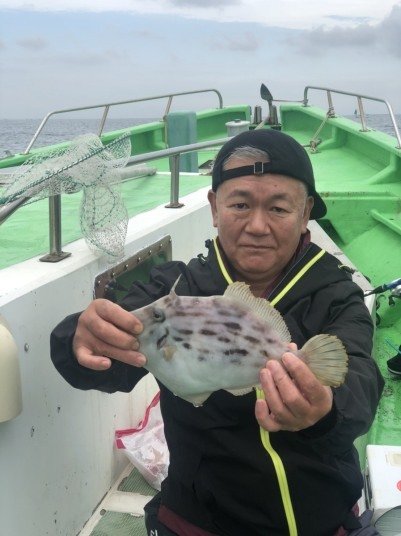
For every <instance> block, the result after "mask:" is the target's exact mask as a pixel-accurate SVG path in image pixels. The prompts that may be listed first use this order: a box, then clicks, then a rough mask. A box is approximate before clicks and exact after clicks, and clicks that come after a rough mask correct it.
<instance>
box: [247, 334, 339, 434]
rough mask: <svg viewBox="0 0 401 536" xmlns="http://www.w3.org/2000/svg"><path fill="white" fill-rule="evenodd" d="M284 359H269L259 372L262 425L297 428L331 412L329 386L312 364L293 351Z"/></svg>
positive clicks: (272, 428) (258, 406) (258, 408)
mask: <svg viewBox="0 0 401 536" xmlns="http://www.w3.org/2000/svg"><path fill="white" fill-rule="evenodd" d="M296 348H297V347H296V345H295V344H294V343H291V345H290V351H289V352H286V353H285V354H283V357H282V360H281V362H280V361H276V360H274V359H271V360H269V361H268V362H267V363H266V367H265V368H264V369H262V370H261V372H260V381H261V386H262V389H263V392H264V394H265V400H263V399H259V400H257V401H256V406H255V415H256V419H257V420H258V423H259V425H260V426H261V427H262V428H264V429H265V430H267V431H269V432H278V431H279V430H288V431H292V432H298V431H299V430H303V429H305V428H308V427H309V426H312V425H314V424H315V423H317V422H318V421H319V420H320V419H322V418H323V417H324V416H325V415H327V414H328V413H329V411H330V410H331V407H332V404H333V393H332V391H331V389H330V387H326V386H324V385H322V384H321V383H320V382H319V380H318V379H317V378H316V376H315V375H314V374H313V372H312V371H311V370H310V368H309V367H308V366H307V365H306V364H305V363H304V362H303V361H302V360H301V359H299V357H296V356H295V355H294V354H292V353H291V351H293V352H294V351H295V350H296Z"/></svg>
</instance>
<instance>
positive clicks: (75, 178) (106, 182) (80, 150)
mask: <svg viewBox="0 0 401 536" xmlns="http://www.w3.org/2000/svg"><path fill="white" fill-rule="evenodd" d="M130 155H131V141H130V137H129V134H128V133H126V134H123V135H122V136H120V137H119V138H117V139H116V140H114V141H112V142H111V143H109V144H108V145H103V144H102V141H101V140H100V138H99V137H98V136H96V135H95V134H84V135H83V136H79V137H77V138H75V139H74V140H73V141H72V142H71V144H69V145H68V146H66V147H62V148H55V149H54V150H52V151H48V152H46V153H40V154H37V155H35V156H33V157H31V158H29V159H28V160H26V161H25V163H24V164H23V165H22V166H20V167H19V168H18V169H17V170H16V171H15V172H14V173H13V174H12V176H11V180H10V181H9V184H8V186H6V188H5V189H4V190H3V192H2V195H1V196H0V205H3V204H7V203H11V202H13V201H15V200H17V199H21V198H25V199H26V203H31V202H33V201H38V200H39V199H43V198H45V197H50V196H54V195H59V194H72V193H76V192H78V191H80V190H82V200H81V205H80V224H81V229H82V234H83V236H84V237H85V239H86V242H87V243H88V245H89V247H90V248H91V249H92V250H93V251H95V252H97V253H99V252H100V253H103V254H105V255H106V256H107V257H109V258H110V260H111V261H114V260H116V259H119V258H122V256H123V254H124V243H125V237H126V233H127V226H128V213H127V210H126V208H125V205H124V202H123V200H122V198H121V195H120V192H119V182H120V180H121V173H120V170H121V169H122V168H123V167H125V166H126V164H127V162H128V159H129V157H130Z"/></svg>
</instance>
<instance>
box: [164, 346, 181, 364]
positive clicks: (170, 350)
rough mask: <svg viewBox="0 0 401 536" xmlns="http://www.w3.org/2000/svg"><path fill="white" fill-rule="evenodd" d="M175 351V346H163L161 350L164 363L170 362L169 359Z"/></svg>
mask: <svg viewBox="0 0 401 536" xmlns="http://www.w3.org/2000/svg"><path fill="white" fill-rule="evenodd" d="M176 350H177V347H176V346H165V347H164V348H162V352H163V355H164V359H165V360H166V361H170V359H171V358H172V357H173V355H174V352H175V351H176Z"/></svg>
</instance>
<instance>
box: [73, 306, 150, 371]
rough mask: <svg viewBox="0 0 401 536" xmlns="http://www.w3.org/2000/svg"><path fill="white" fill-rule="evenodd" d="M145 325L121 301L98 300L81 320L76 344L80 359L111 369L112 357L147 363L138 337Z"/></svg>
mask: <svg viewBox="0 0 401 536" xmlns="http://www.w3.org/2000/svg"><path fill="white" fill-rule="evenodd" d="M142 329H143V326H142V324H141V322H140V321H139V320H138V319H137V318H136V317H135V316H134V315H133V314H132V313H129V312H127V311H125V310H124V309H122V308H121V307H120V306H119V305H116V304H115V303H113V302H111V301H108V300H103V299H97V300H94V301H93V302H92V303H91V304H90V305H89V306H88V307H87V309H85V311H84V312H83V313H82V314H81V316H80V317H79V320H78V326H77V329H76V332H75V336H74V340H73V344H72V347H73V350H74V354H75V356H76V358H77V360H78V363H79V364H80V365H82V366H83V367H87V368H90V369H93V370H107V369H108V368H110V366H111V364H112V361H111V359H114V360H117V361H122V362H123V363H128V364H130V365H134V366H137V367H141V366H143V365H144V364H145V363H146V358H145V357H144V356H143V355H142V354H141V353H139V352H138V351H137V350H138V349H139V342H138V339H137V338H136V335H138V334H139V333H141V331H142Z"/></svg>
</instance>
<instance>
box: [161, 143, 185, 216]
mask: <svg viewBox="0 0 401 536" xmlns="http://www.w3.org/2000/svg"><path fill="white" fill-rule="evenodd" d="M169 162H170V172H171V187H170V203H169V204H168V205H165V207H166V208H181V207H183V206H184V205H183V203H179V201H178V198H179V184H180V153H178V154H174V155H173V156H170V158H169Z"/></svg>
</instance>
